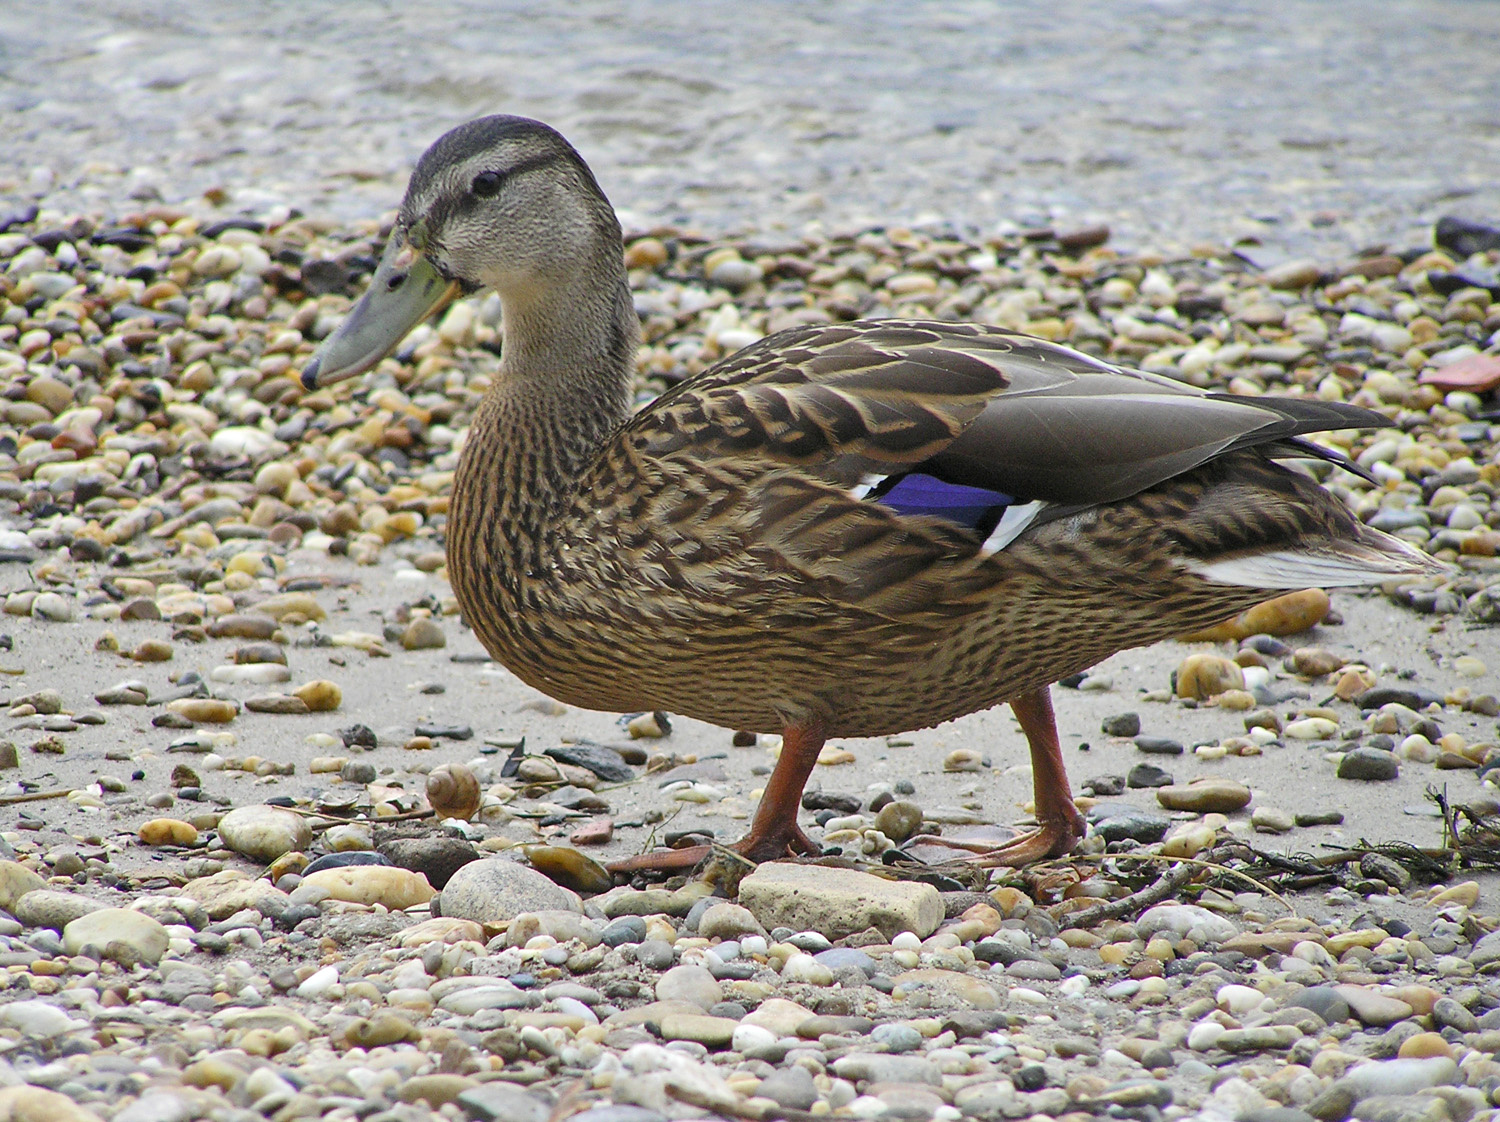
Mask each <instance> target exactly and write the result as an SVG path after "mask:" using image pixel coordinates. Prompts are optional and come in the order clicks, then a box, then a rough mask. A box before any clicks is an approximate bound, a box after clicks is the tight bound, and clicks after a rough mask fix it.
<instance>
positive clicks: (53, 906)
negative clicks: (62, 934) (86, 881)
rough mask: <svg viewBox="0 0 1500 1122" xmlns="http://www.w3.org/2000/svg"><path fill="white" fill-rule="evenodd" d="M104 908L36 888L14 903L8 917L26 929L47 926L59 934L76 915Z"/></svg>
mask: <svg viewBox="0 0 1500 1122" xmlns="http://www.w3.org/2000/svg"><path fill="white" fill-rule="evenodd" d="M104 907H105V905H103V904H101V903H99V901H97V900H90V899H89V898H88V897H87V896H79V895H78V894H77V893H73V892H59V891H57V890H56V889H52V888H39V889H37V891H35V892H28V893H27V894H26V895H25V896H22V897H21V898H20V899H19V900H17V901H16V906H15V907H14V908H12V909H11V914H12V915H14V916H15V917H16V918H17V919H18V920H20V921H21V922H22V923H24V924H25V925H26V926H27V927H50V928H52V929H53V930H55V931H61V930H62V929H63V928H64V927H66V926H68V924H70V923H72V922H73V921H74V920H75V919H78V918H79V917H80V916H86V915H88V914H89V913H90V912H97V911H100V910H101V909H103V908H104Z"/></svg>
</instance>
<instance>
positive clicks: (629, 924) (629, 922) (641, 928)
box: [599, 916, 646, 947]
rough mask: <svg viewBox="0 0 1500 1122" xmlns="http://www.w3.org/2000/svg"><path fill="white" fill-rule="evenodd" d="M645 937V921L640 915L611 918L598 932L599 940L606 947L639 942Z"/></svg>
mask: <svg viewBox="0 0 1500 1122" xmlns="http://www.w3.org/2000/svg"><path fill="white" fill-rule="evenodd" d="M645 939H646V921H645V920H644V919H642V918H641V917H640V916H621V917H620V918H619V919H616V920H612V921H611V922H610V924H609V926H608V927H606V928H605V929H604V930H603V931H602V932H600V934H599V941H600V942H601V943H603V944H604V945H605V946H606V947H620V946H624V945H625V944H626V943H641V942H644V941H645Z"/></svg>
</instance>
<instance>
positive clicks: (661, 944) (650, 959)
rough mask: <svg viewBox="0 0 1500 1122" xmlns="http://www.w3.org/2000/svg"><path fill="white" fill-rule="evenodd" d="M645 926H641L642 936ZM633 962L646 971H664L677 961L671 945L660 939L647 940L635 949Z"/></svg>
mask: <svg viewBox="0 0 1500 1122" xmlns="http://www.w3.org/2000/svg"><path fill="white" fill-rule="evenodd" d="M645 926H646V925H645V924H644V923H643V924H641V927H642V929H643V930H642V932H641V934H643V935H644V934H645V931H644V928H645ZM606 930H608V929H607V928H606ZM635 960H636V961H637V962H639V963H640V964H641V965H642V966H644V967H646V969H648V970H666V969H668V968H669V967H671V965H672V963H674V962H676V961H677V955H676V952H674V951H673V950H672V944H671V943H668V942H666V941H665V940H662V939H647V940H646V941H645V942H643V943H641V944H640V946H638V947H636V949H635Z"/></svg>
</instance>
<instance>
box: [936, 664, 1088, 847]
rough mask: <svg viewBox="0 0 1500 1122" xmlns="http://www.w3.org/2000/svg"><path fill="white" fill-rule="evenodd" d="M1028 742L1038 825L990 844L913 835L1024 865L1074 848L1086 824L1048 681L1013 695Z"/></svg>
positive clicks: (1014, 709) (1014, 710)
mask: <svg viewBox="0 0 1500 1122" xmlns="http://www.w3.org/2000/svg"><path fill="white" fill-rule="evenodd" d="M1010 707H1011V710H1012V711H1013V712H1014V713H1015V715H1016V720H1018V721H1020V722H1021V731H1022V732H1023V733H1025V734H1026V743H1027V744H1028V745H1029V746H1030V748H1031V785H1032V800H1033V802H1035V804H1036V821H1037V828H1036V829H1035V830H1028V831H1027V832H1026V833H1024V834H1022V835H1021V836H1020V837H1018V838H1016V839H1015V841H1009V842H1006V843H1005V844H1004V845H998V846H990V845H985V844H981V843H971V844H963V843H952V842H947V841H945V840H944V839H943V838H941V837H923V838H920V839H913V840H914V841H918V840H919V841H921V842H924V843H929V844H934V845H952V846H953V848H955V849H966V850H969V851H971V852H972V853H973V854H974V857H973V860H974V861H975V862H977V863H979V864H982V865H1010V866H1015V867H1020V866H1022V865H1029V864H1031V863H1032V862H1033V861H1042V860H1045V859H1046V858H1048V857H1061V856H1063V855H1064V854H1066V853H1069V852H1071V851H1072V849H1073V847H1074V846H1075V845H1077V844H1078V842H1079V840H1080V839H1081V838H1082V837H1083V835H1084V832H1085V829H1086V824H1085V822H1084V818H1083V815H1082V814H1080V813H1079V812H1078V808H1077V807H1076V806H1074V805H1073V794H1072V792H1071V791H1070V790H1069V789H1068V772H1067V769H1066V768H1065V767H1064V766H1063V758H1062V745H1061V744H1060V743H1059V742H1058V739H1057V720H1056V718H1054V717H1053V715H1052V694H1051V690H1050V688H1049V687H1047V686H1043V687H1042V688H1041V689H1039V690H1031V691H1029V692H1027V693H1023V694H1021V695H1020V696H1019V697H1013V698H1011V700H1010Z"/></svg>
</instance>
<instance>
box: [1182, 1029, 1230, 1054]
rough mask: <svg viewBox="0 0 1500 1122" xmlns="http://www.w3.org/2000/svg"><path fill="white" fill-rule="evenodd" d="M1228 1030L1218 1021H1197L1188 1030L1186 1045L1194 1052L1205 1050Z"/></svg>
mask: <svg viewBox="0 0 1500 1122" xmlns="http://www.w3.org/2000/svg"><path fill="white" fill-rule="evenodd" d="M1228 1031H1229V1030H1228V1029H1227V1028H1225V1027H1224V1026H1223V1025H1221V1024H1219V1022H1218V1021H1199V1022H1198V1023H1197V1024H1196V1025H1194V1026H1193V1027H1192V1029H1191V1030H1190V1031H1189V1032H1188V1038H1187V1045H1188V1047H1189V1048H1191V1049H1192V1050H1193V1051H1194V1052H1207V1051H1208V1050H1209V1049H1210V1048H1212V1047H1213V1046H1214V1045H1215V1044H1217V1043H1218V1042H1219V1037H1221V1036H1223V1035H1224V1034H1225V1033H1226V1032H1228Z"/></svg>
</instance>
